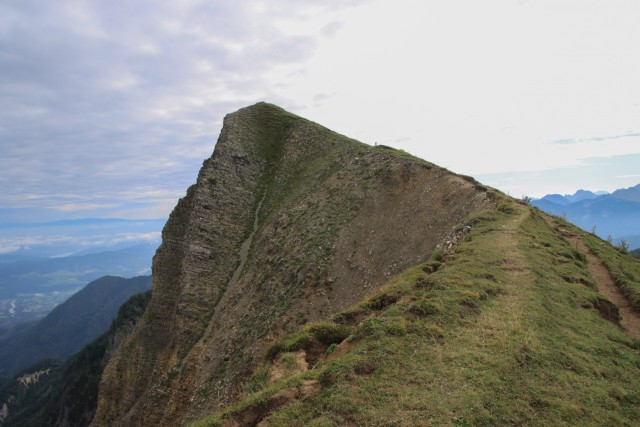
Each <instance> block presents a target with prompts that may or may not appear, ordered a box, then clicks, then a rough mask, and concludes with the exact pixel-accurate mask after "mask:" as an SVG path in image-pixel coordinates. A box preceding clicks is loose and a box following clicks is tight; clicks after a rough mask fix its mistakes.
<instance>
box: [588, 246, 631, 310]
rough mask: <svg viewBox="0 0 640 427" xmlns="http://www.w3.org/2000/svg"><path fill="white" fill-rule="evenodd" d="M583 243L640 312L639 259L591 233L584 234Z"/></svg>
mask: <svg viewBox="0 0 640 427" xmlns="http://www.w3.org/2000/svg"><path fill="white" fill-rule="evenodd" d="M585 243H586V244H587V246H589V249H591V251H592V252H593V253H595V254H596V255H598V257H599V258H600V259H601V260H602V262H604V264H605V265H606V266H607V269H608V270H609V272H610V273H611V276H612V277H613V280H614V282H615V283H616V284H617V285H618V286H620V288H621V289H622V292H623V293H624V295H625V297H627V298H628V299H629V301H630V302H631V306H632V307H633V308H634V309H635V310H636V311H638V312H640V261H639V260H638V259H637V258H634V257H632V256H630V255H629V254H626V253H624V251H623V250H621V249H620V248H614V247H613V246H611V244H610V243H607V242H604V241H602V240H601V239H599V238H598V237H596V236H594V235H592V234H585Z"/></svg>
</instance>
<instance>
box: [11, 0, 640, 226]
mask: <svg viewBox="0 0 640 427" xmlns="http://www.w3.org/2000/svg"><path fill="white" fill-rule="evenodd" d="M638 22H640V2H638V1H637V0H608V1H602V0H597V1H593V0H578V1H573V0H549V1H545V0H528V1H527V0H485V1H482V2H480V1H477V0H448V1H444V0H442V1H432V0H322V1H320V0H297V1H292V0H290V1H286V0H269V1H254V0H247V1H244V0H243V1H237V0H218V1H208V0H172V1H157V0H154V1H151V0H136V1H132V0H126V1H125V0H110V1H108V2H106V1H99V0H57V1H55V2H46V1H34V0H0V150H1V152H0V153H1V155H0V223H6V222H45V221H54V220H61V219H73V218H88V217H91V218H94V217H97V218H126V219H151V218H166V217H167V216H168V214H169V213H170V212H171V210H172V208H173V207H174V206H175V203H176V202H177V200H178V198H179V197H181V196H183V195H184V194H185V190H186V188H187V187H188V186H189V185H191V184H192V183H194V182H195V179H196V176H197V173H198V170H199V168H200V167H201V165H202V162H203V160H204V159H205V158H207V157H209V156H210V155H211V153H212V152H213V149H214V146H215V142H216V140H217V137H218V134H219V132H220V128H221V126H222V119H223V117H224V115H225V114H227V113H230V112H233V111H235V110H237V109H239V108H241V107H244V106H247V105H251V104H253V103H256V102H258V101H267V102H272V103H275V104H278V105H280V106H281V107H283V108H285V109H287V110H289V111H291V112H293V113H296V114H298V115H301V116H303V117H306V118H308V119H310V120H313V121H315V122H318V123H320V124H323V125H324V126H326V127H328V128H330V129H333V130H335V131H337V132H339V133H342V134H345V135H348V136H350V137H353V138H356V139H358V140H360V141H362V142H365V143H368V144H375V143H378V144H385V145H389V146H393V147H396V148H400V149H403V150H405V151H408V152H409V153H411V154H414V155H416V156H418V157H421V158H424V159H426V160H429V161H431V162H434V163H436V164H439V165H440V166H443V167H446V168H448V169H450V170H452V171H454V172H456V173H462V174H465V175H471V176H474V177H475V178H476V179H478V180H479V181H481V182H483V183H485V184H487V185H491V186H493V187H495V188H498V189H500V190H502V191H504V192H506V193H509V194H511V195H512V196H515V197H521V196H523V195H527V196H533V197H540V196H542V195H544V194H548V193H561V194H569V193H573V192H575V191H576V190H578V189H581V188H583V189H589V190H592V191H598V190H605V191H612V190H615V189H617V188H626V187H630V186H633V185H636V184H638V183H640V78H638V76H640V55H638V46H640V25H638Z"/></svg>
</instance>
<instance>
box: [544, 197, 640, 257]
mask: <svg viewBox="0 0 640 427" xmlns="http://www.w3.org/2000/svg"><path fill="white" fill-rule="evenodd" d="M532 204H533V205H534V206H537V207H538V208H540V209H542V210H543V211H545V212H548V213H551V214H554V215H558V216H563V217H565V218H566V219H567V220H569V221H571V222H572V223H574V224H576V225H577V226H579V227H580V228H582V229H584V230H587V231H594V230H595V233H596V234H597V235H598V236H600V237H602V238H604V239H607V238H608V237H609V236H611V238H612V239H613V243H614V244H616V245H618V244H619V243H620V241H621V240H625V241H626V242H627V243H628V244H629V245H630V248H638V247H640V184H638V185H636V186H635V187H630V188H625V189H620V190H616V191H614V192H613V193H611V194H609V193H605V194H602V193H593V192H591V191H586V190H578V191H577V192H576V193H575V194H572V195H560V194H549V195H546V196H544V197H542V198H541V199H536V200H534V201H533V202H532ZM594 227H595V228H594Z"/></svg>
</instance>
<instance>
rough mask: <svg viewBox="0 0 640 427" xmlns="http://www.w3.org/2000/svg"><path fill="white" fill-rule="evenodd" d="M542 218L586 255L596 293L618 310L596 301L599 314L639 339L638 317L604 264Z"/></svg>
mask: <svg viewBox="0 0 640 427" xmlns="http://www.w3.org/2000/svg"><path fill="white" fill-rule="evenodd" d="M544 217H545V219H546V220H547V221H548V222H549V223H551V224H552V225H553V226H554V228H555V229H556V230H557V231H558V232H559V233H560V234H562V235H563V236H564V237H565V238H566V239H567V240H568V241H569V242H570V243H571V246H572V247H574V248H576V249H577V250H579V251H580V252H582V253H584V254H585V255H586V257H587V268H588V270H589V273H591V276H593V279H594V280H595V282H596V284H597V286H598V291H599V292H600V293H601V294H602V295H603V296H604V297H605V298H606V299H607V300H609V301H610V302H611V303H613V304H614V305H615V306H617V308H618V310H617V311H618V312H617V313H616V312H615V311H616V310H615V309H613V307H611V306H609V305H608V304H606V303H604V302H601V300H598V303H597V304H596V308H597V309H598V311H599V312H600V314H601V315H603V317H604V318H605V319H607V320H609V321H612V322H613V323H616V324H619V325H621V326H622V329H623V330H624V331H625V332H626V333H627V334H628V335H629V336H632V337H634V338H640V315H639V314H638V313H636V312H635V311H634V310H633V309H632V308H631V304H629V301H628V300H627V299H626V298H625V297H624V294H623V293H622V290H620V288H619V287H618V286H617V285H616V284H615V282H614V281H613V278H612V277H611V274H610V273H609V270H607V267H606V266H605V265H604V263H603V262H602V261H601V260H600V258H598V257H597V256H596V255H594V254H593V252H591V250H589V248H588V247H587V245H586V244H585V243H584V241H583V240H582V239H581V238H580V237H579V236H576V235H575V234H573V233H571V232H570V231H569V230H566V229H564V228H562V227H560V226H559V225H558V224H557V223H556V222H555V221H553V219H552V218H549V217H547V216H546V215H545V216H544ZM616 320H619V321H616Z"/></svg>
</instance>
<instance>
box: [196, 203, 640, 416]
mask: <svg viewBox="0 0 640 427" xmlns="http://www.w3.org/2000/svg"><path fill="white" fill-rule="evenodd" d="M519 218H520V219H522V220H520V219H519ZM469 222H471V223H473V224H474V227H473V230H472V231H471V233H470V234H469V235H468V236H466V237H465V238H464V239H463V241H462V242H461V243H459V245H458V246H457V248H456V252H455V254H454V256H453V257H448V258H447V259H445V260H444V262H443V263H442V265H440V266H439V268H437V270H436V271H435V272H431V271H433V269H432V268H430V267H429V265H428V264H423V265H418V266H416V267H414V268H411V269H409V270H407V271H405V272H403V273H402V274H400V275H399V276H397V277H396V278H394V279H393V280H391V281H390V282H389V283H388V284H387V285H386V286H385V287H383V288H382V289H381V290H380V291H379V292H378V293H377V294H376V295H373V296H372V297H370V298H369V299H367V300H366V301H363V302H362V303H361V304H358V305H357V306H355V307H352V308H351V309H350V310H347V311H345V312H344V313H341V314H339V315H337V316H334V318H333V321H334V323H332V324H330V323H327V324H325V326H326V327H327V328H329V329H331V328H337V327H338V326H339V325H340V324H350V322H351V323H353V322H354V319H355V318H356V317H357V316H358V315H360V316H367V317H366V318H365V319H364V320H363V321H362V322H360V323H359V324H357V325H351V326H350V328H352V330H351V332H352V334H353V335H352V336H351V337H350V340H351V344H350V345H351V348H350V350H349V351H348V353H346V354H343V355H342V356H341V357H339V358H337V359H335V360H331V361H329V362H323V363H319V364H318V365H317V366H315V367H314V368H313V369H311V370H309V371H307V372H305V373H304V374H297V375H294V376H292V377H289V378H284V379H283V380H281V382H280V383H278V384H275V385H272V386H269V387H265V388H263V389H261V390H259V391H256V392H254V393H252V394H248V395H247V396H246V397H245V398H244V399H242V400H241V401H240V402H239V403H237V404H235V405H233V406H231V407H228V408H225V409H223V410H222V411H220V412H219V413H217V414H213V415H212V416H210V417H208V418H206V419H204V420H202V421H201V422H199V423H197V424H195V425H198V426H208V425H220V423H221V422H222V420H223V419H225V418H228V417H231V416H232V415H233V414H237V413H241V412H242V411H243V410H245V409H246V408H247V407H249V406H251V405H258V404H260V402H263V403H264V402H266V401H267V400H268V398H269V396H272V395H273V394H275V393H276V392H277V391H278V390H281V389H283V388H287V387H291V385H292V384H295V383H299V382H300V381H301V380H302V379H316V380H318V381H319V382H320V384H321V385H322V389H321V390H320V391H319V392H318V393H316V394H314V395H312V396H310V397H308V398H306V399H304V400H297V401H294V402H293V403H291V404H288V405H286V406H284V407H281V408H279V409H277V410H274V411H273V412H272V413H271V414H270V415H268V418H267V421H268V422H269V423H270V424H269V425H274V426H280V425H286V426H340V425H370V426H382V425H385V426H388V425H399V426H414V425H540V426H543V425H544V426H546V425H567V426H569V425H577V424H581V425H633V424H635V423H636V421H637V420H638V419H640V379H639V378H640V377H639V375H638V374H640V363H639V361H638V350H637V349H638V348H640V345H639V343H638V342H637V341H636V340H633V339H631V338H629V337H627V336H626V335H624V334H623V333H622V332H621V331H620V330H619V329H618V328H617V327H615V326H614V325H612V324H611V323H609V322H608V321H606V320H604V319H603V318H601V317H600V315H599V314H598V311H597V310H596V309H595V308H593V303H594V301H596V300H597V298H598V297H599V296H598V294H597V292H596V291H595V290H594V287H593V286H591V284H592V283H593V280H592V278H591V277H590V276H589V275H588V273H585V271H586V270H585V259H584V255H583V254H581V253H579V252H576V251H575V250H573V249H572V248H571V247H570V246H569V244H568V243H567V242H566V241H565V240H564V239H563V238H562V237H561V236H560V235H559V234H558V233H557V232H555V231H554V230H553V229H551V228H550V227H549V225H548V224H547V223H546V222H545V221H544V220H543V219H542V218H541V217H540V216H539V215H538V214H537V212H536V211H535V210H531V209H530V208H528V207H524V206H522V205H519V204H516V203H513V202H509V201H506V202H504V204H502V205H500V209H496V210H495V211H492V212H489V213H484V214H482V215H479V216H476V217H474V218H471V219H470V220H469ZM610 255H611V254H610ZM611 256H612V257H613V255H611ZM580 279H582V281H581V280H580ZM329 325H331V326H330V327H329ZM305 331H306V332H307V333H308V332H309V328H307V329H304V330H303V331H302V332H301V333H300V334H298V335H294V336H292V337H291V338H290V339H293V340H295V339H296V338H295V337H296V336H298V337H300V336H301V334H302V335H304V333H305ZM291 348H292V349H294V348H298V347H297V346H295V345H294V346H291ZM284 350H286V348H285V347H281V348H280V349H279V351H284Z"/></svg>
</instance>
